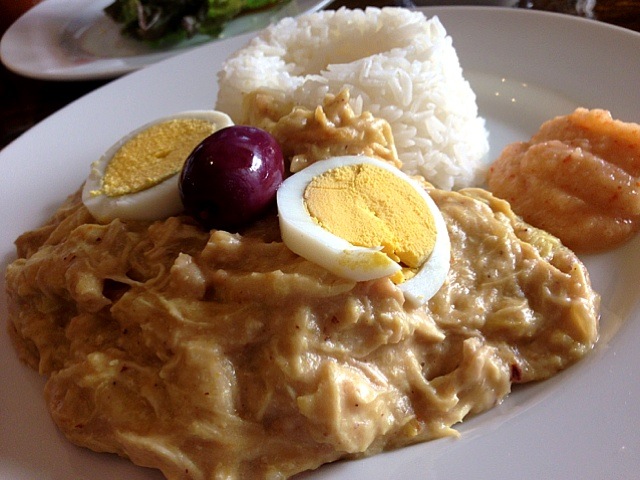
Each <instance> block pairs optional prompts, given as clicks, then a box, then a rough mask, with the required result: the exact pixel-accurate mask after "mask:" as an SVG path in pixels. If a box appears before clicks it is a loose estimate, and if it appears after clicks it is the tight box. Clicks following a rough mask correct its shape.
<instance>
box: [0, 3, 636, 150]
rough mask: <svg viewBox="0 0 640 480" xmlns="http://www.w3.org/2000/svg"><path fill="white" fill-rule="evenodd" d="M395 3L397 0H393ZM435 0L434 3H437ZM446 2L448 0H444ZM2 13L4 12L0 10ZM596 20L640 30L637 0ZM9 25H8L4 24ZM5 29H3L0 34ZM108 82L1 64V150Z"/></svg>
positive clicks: (567, 7) (604, 7) (602, 10)
mask: <svg viewBox="0 0 640 480" xmlns="http://www.w3.org/2000/svg"><path fill="white" fill-rule="evenodd" d="M403 1H408V2H410V1H411V0H336V1H335V2H333V3H332V4H330V5H329V7H328V8H338V7H341V6H346V7H349V8H359V7H363V6H366V5H372V6H378V7H382V6H384V5H394V4H401V2H403ZM394 2H395V3H394ZM437 3H438V2H437V0H434V4H437ZM442 3H446V2H442ZM575 4H576V0H519V3H518V5H517V7H518V8H534V9H543V10H549V11H555V12H561V13H565V14H573V15H579V14H580V12H579V11H577V10H576V8H575ZM0 16H2V12H1V11H0ZM593 16H594V17H595V19H596V20H599V21H604V22H608V23H612V24H615V25H619V26H622V27H625V28H630V29H633V30H635V31H638V32H640V2H639V1H638V0H598V1H597V2H596V6H595V8H594V10H593ZM3 28H6V25H5V26H3ZM2 33H4V30H0V34H2ZM107 83H109V80H93V81H43V80H34V79H30V78H25V77H21V76H19V75H16V74H14V73H12V72H10V71H9V70H7V69H6V68H5V67H4V65H2V66H1V67H0V149H2V148H4V147H5V146H6V145H7V144H9V143H10V142H11V141H12V140H14V139H16V138H17V137H18V136H20V135H21V134H22V133H24V132H25V131H27V130H28V129H29V128H31V127H32V126H34V125H35V124H36V123H38V122H40V121H41V120H43V119H44V118H46V117H48V116H49V115H51V114H52V113H54V112H56V111H57V110H59V109H61V108H62V107H64V106H65V105H67V104H68V103H70V102H72V101H74V100H76V99H78V98H80V97H82V96H83V95H85V94H87V93H88V92H90V91H92V90H94V89H96V88H98V87H101V86H103V85H105V84H107Z"/></svg>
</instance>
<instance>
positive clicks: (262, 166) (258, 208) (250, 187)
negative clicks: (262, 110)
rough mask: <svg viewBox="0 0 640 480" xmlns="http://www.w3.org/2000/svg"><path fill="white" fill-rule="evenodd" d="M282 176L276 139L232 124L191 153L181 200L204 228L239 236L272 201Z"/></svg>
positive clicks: (278, 146) (181, 181) (267, 134)
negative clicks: (236, 233)
mask: <svg viewBox="0 0 640 480" xmlns="http://www.w3.org/2000/svg"><path fill="white" fill-rule="evenodd" d="M283 178H284V160H283V157H282V150H281V149H280V145H278V142H277V141H276V140H275V138H273V137H272V136H271V135H270V134H269V133H267V132H265V131H264V130H261V129H259V128H255V127H248V126H241V125H235V126H231V127H226V128H223V129H221V130H218V131H217V132H214V133H213V134H211V135H210V136H208V137H207V138H205V139H204V140H203V141H202V142H201V143H200V144H199V145H198V146H197V147H196V148H195V149H194V150H193V152H191V154H190V155H189V157H188V158H187V160H186V162H185V164H184V166H183V167H182V172H181V174H180V197H181V198H182V203H183V205H184V208H185V211H186V212H187V213H188V214H190V215H193V216H194V217H196V218H197V219H198V220H199V221H200V222H201V223H202V225H203V226H204V227H206V228H209V229H212V228H215V229H220V230H228V231H233V232H237V231H238V230H239V229H241V228H242V227H244V226H246V225H248V224H249V223H251V222H252V221H254V220H256V219H257V218H258V217H259V216H260V215H261V214H262V213H264V211H265V210H266V209H267V208H268V207H269V206H270V205H271V204H272V203H273V202H274V200H275V196H276V191H277V190H278V187H279V186H280V184H281V183H282V180H283Z"/></svg>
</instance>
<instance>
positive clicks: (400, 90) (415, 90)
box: [216, 8, 489, 189]
mask: <svg viewBox="0 0 640 480" xmlns="http://www.w3.org/2000/svg"><path fill="white" fill-rule="evenodd" d="M218 81H219V92H218V99H217V104H216V108H217V109H219V110H222V111H224V112H227V113H228V114H229V115H230V116H231V118H233V120H234V121H235V122H237V123H239V122H241V121H242V98H243V95H244V94H246V93H248V92H251V91H254V90H258V89H267V90H272V91H276V92H279V93H280V94H282V95H283V96H284V98H286V99H290V100H292V101H294V102H296V103H297V104H300V105H304V106H306V107H308V108H315V106H316V105H319V104H321V103H322V100H323V99H324V96H325V95H326V94H327V93H333V94H337V93H339V91H340V90H342V89H343V88H344V87H345V86H346V87H349V89H350V92H351V103H352V106H353V108H354V110H355V112H356V114H359V113H360V112H361V111H363V110H368V111H370V112H372V113H373V114H374V115H375V116H378V117H382V118H384V119H386V120H387V121H388V122H389V123H390V125H391V128H392V131H393V135H394V138H395V142H396V147H397V150H398V155H399V157H400V160H401V161H402V162H403V167H402V169H403V170H404V171H405V172H407V173H409V174H420V175H423V176H424V177H425V178H426V179H427V180H429V181H430V182H432V183H433V184H435V185H436V186H438V187H440V188H443V189H451V188H461V187H465V186H471V185H474V184H477V183H479V182H480V181H481V180H480V178H481V175H483V174H484V171H483V168H482V157H483V156H484V155H485V154H486V153H487V152H488V149H489V145H488V134H487V131H486V129H485V125H484V120H483V119H482V118H480V117H479V116H478V109H477V105H476V97H475V94H474V92H473V91H472V89H471V87H470V85H469V83H468V82H467V81H466V80H465V79H464V77H463V74H462V68H461V67H460V62H459V60H458V55H457V54H456V51H455V49H454V47H453V45H452V41H451V38H450V37H448V36H447V34H446V31H445V28H444V27H443V26H442V24H441V23H440V21H439V20H438V18H437V17H434V18H431V19H427V18H425V16H424V15H423V14H422V13H421V12H415V11H409V10H406V9H402V8H383V9H378V8H367V9H366V10H364V11H362V10H347V9H340V10H337V11H321V12H317V13H312V14H308V15H304V16H301V17H298V18H296V19H293V18H286V19H284V20H281V21H280V22H279V23H277V24H275V25H273V26H271V27H269V28H267V29H266V30H264V31H263V32H261V33H260V34H259V35H258V36H257V37H255V38H253V39H252V40H251V41H250V43H249V44H248V45H247V46H246V47H244V48H242V49H241V50H239V51H238V52H236V53H235V54H233V55H232V56H231V57H230V58H228V59H227V60H226V61H225V63H224V65H223V67H222V69H221V71H220V73H219V78H218Z"/></svg>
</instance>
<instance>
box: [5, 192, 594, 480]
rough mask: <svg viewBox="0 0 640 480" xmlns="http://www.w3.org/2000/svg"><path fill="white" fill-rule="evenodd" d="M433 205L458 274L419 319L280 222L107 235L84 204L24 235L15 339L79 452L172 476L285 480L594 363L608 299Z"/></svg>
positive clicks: (554, 246) (553, 264)
mask: <svg viewBox="0 0 640 480" xmlns="http://www.w3.org/2000/svg"><path fill="white" fill-rule="evenodd" d="M431 195H432V197H433V199H434V200H435V201H436V203H437V204H438V206H439V208H440V209H441V211H442V214H443V216H444V217H445V220H446V222H447V225H448V229H449V234H450V237H451V243H452V266H451V269H450V271H449V275H448V278H447V281H446V282H445V284H444V286H443V287H442V288H441V289H440V291H439V292H438V293H437V294H436V295H435V296H434V297H433V298H432V299H431V300H430V301H429V302H428V303H427V304H426V305H425V306H424V307H423V308H416V309H411V308H408V307H407V305H406V304H405V303H404V297H403V294H402V292H401V290H399V288H398V287H397V286H395V285H394V284H393V283H392V282H391V281H390V280H389V279H388V278H383V279H379V280H375V281H369V282H359V283H355V282H351V281H347V280H343V279H340V278H338V277H335V276H333V275H332V274H330V273H328V272H327V271H326V270H324V269H322V268H321V267H318V266H316V265H315V264H313V263H310V262H308V261H306V260H304V259H302V258H301V257H298V256H296V255H295V254H293V253H292V252H291V251H290V250H288V249H287V248H286V247H285V246H284V245H283V244H282V243H281V242H280V239H279V230H278V226H277V225H278V224H277V219H276V217H275V215H273V216H270V217H268V218H267V219H265V220H264V221H263V222H261V223H258V224H256V225H254V226H253V227H252V228H250V229H249V230H248V231H246V232H244V234H243V235H239V234H234V235H232V234H229V233H226V232H223V231H212V232H211V234H209V233H208V232H205V231H203V230H202V229H200V228H199V227H198V226H196V225H195V224H194V223H193V221H192V220H191V219H190V218H189V217H170V218H168V219H167V220H165V221H160V222H157V223H145V222H123V221H120V220H114V221H112V222H110V223H108V224H106V225H100V224H97V223H95V221H94V220H93V219H92V218H91V216H90V215H89V213H88V211H87V210H86V208H85V207H84V206H83V205H82V203H81V202H80V198H79V195H76V196H73V197H71V198H70V199H69V200H68V202H67V203H66V204H65V205H64V206H63V207H61V209H60V210H59V211H58V213H57V214H56V216H55V217H54V218H53V219H52V220H51V222H50V223H48V224H47V225H45V226H43V227H42V228H40V229H38V230H35V231H33V232H29V233H25V234H24V235H23V236H21V237H20V238H19V239H18V241H17V246H18V253H19V257H20V258H19V259H18V260H16V261H15V262H14V263H13V264H11V265H10V267H9V268H8V271H7V285H8V293H9V298H10V333H11V336H12V338H13V341H14V343H15V346H16V348H17V350H18V352H19V354H20V356H21V358H22V359H24V360H25V361H26V362H28V363H29V365H31V366H32V367H33V368H35V369H37V370H38V371H39V372H40V373H41V374H43V375H47V376H48V377H49V379H48V382H47V385H46V399H47V403H48V405H49V408H50V411H51V414H52V417H53V419H54V421H55V422H56V424H57V425H58V426H59V428H60V429H61V430H62V431H63V432H64V434H65V435H66V436H67V437H68V438H69V439H70V440H71V441H73V442H74V443H77V444H79V445H83V446H86V447H89V448H92V449H94V450H97V451H106V452H116V453H118V454H120V455H123V456H127V457H129V458H130V459H131V460H132V461H133V462H135V463H137V464H139V465H144V466H148V467H154V468H158V469H160V470H161V471H162V472H163V473H164V475H165V476H166V477H167V478H171V479H177V478H193V479H210V478H230V479H234V478H235V479H244V478H287V477H289V476H291V475H293V474H295V473H297V472H300V471H303V470H307V469H313V468H316V467H318V466H320V465H321V464H323V463H325V462H330V461H333V460H337V459H339V458H351V457H357V456H361V455H370V454H374V453H376V452H379V451H381V450H383V449H389V448H396V447H400V446H403V445H406V444H410V443H415V442H419V441H424V440H428V439H432V438H436V437H440V436H443V435H451V434H455V431H454V430H452V429H451V426H452V425H454V424H455V423H457V422H459V421H461V420H462V419H463V418H464V417H465V416H467V415H469V414H475V413H478V412H482V411H484V410H486V409H488V408H491V407H493V406H494V405H496V404H497V403H499V402H500V401H501V400H502V399H503V398H504V396H505V395H507V394H508V393H509V391H510V389H511V385H512V384H513V383H519V382H528V381H532V380H542V379H544V378H547V377H549V376H550V375H552V374H554V373H556V372H557V371H558V370H560V369H562V368H564V367H566V366H567V365H569V364H571V363H572V362H574V361H576V360H578V359H579V358H581V357H582V356H583V355H584V354H586V353H587V352H588V351H589V350H590V349H591V347H592V345H593V343H594V342H595V341H596V337H597V323H598V296H597V295H596V294H595V293H594V292H593V291H592V289H591V287H590V283H589V279H588V275H587V272H586V270H585V268H584V266H583V265H582V264H581V263H580V261H579V260H578V259H577V258H576V256H575V255H574V254H573V253H572V252H571V251H569V250H568V249H566V248H565V247H563V246H562V245H561V244H560V243H559V242H558V241H557V240H556V239H555V238H554V237H551V236H550V235H548V234H546V233H544V232H542V231H540V230H537V229H535V228H533V227H531V226H529V225H527V224H525V223H523V222H522V221H521V220H519V219H518V218H517V217H516V216H515V215H514V214H513V213H512V212H511V210H510V208H509V206H508V204H507V203H506V202H504V201H501V200H498V199H496V198H494V197H492V196H491V195H490V194H489V193H487V192H485V191H483V190H475V189H471V190H465V191H462V192H460V193H454V192H445V191H440V190H433V191H431Z"/></svg>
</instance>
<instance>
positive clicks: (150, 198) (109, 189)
mask: <svg viewBox="0 0 640 480" xmlns="http://www.w3.org/2000/svg"><path fill="white" fill-rule="evenodd" d="M230 125H233V121H232V120H231V118H230V117H229V116H228V115H227V114H225V113H222V112H218V111H214V110H194V111H187V112H181V113H178V114H175V115H172V116H169V117H165V118H161V119H158V120H156V121H153V122H151V123H148V124H146V125H144V126H142V127H140V128H138V129H136V130H135V131H133V132H131V133H129V134H128V135H126V136H125V137H124V138H122V139H121V140H120V141H118V142H117V143H116V144H115V145H113V146H112V147H111V148H109V149H108V150H107V151H106V152H105V154H104V155H103V156H102V157H101V158H100V159H99V160H97V161H95V162H94V163H93V164H92V166H91V172H90V174H89V177H88V178H87V180H86V182H85V185H84V188H83V190H82V201H83V202H84V204H85V206H86V207H87V208H88V209H89V211H90V212H91V214H92V215H93V216H94V217H95V218H96V219H98V220H99V221H103V222H108V221H111V220H113V219H115V218H121V219H123V220H157V219H161V218H166V217H169V216H171V215H176V214H178V213H180V212H181V211H182V208H183V207H182V202H181V200H180V193H179V189H178V177H179V174H180V170H181V169H182V165H183V164H184V161H185V160H186V158H187V157H188V155H189V154H190V153H191V152H192V151H193V149H194V148H195V147H196V146H197V145H198V144H199V143H200V142H201V141H202V140H204V139H205V138H206V137H208V136H209V135H211V134H212V133H213V132H215V131H216V130H219V129H221V128H223V127H227V126H230Z"/></svg>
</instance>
